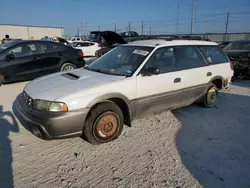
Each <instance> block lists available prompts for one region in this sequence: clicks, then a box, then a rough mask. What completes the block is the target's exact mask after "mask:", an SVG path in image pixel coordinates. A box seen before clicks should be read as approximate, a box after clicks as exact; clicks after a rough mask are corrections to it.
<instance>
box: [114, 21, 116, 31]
mask: <svg viewBox="0 0 250 188" xmlns="http://www.w3.org/2000/svg"><path fill="white" fill-rule="evenodd" d="M114 31H115V32H116V23H114Z"/></svg>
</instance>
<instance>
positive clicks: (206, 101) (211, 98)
mask: <svg viewBox="0 0 250 188" xmlns="http://www.w3.org/2000/svg"><path fill="white" fill-rule="evenodd" d="M217 99H218V89H217V87H216V86H215V85H214V84H211V85H210V86H209V87H208V90H207V92H206V94H205V95H204V96H203V100H202V105H203V106H204V107H205V108H213V107H215V106H216V104H217Z"/></svg>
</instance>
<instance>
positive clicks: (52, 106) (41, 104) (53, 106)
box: [33, 100, 68, 112]
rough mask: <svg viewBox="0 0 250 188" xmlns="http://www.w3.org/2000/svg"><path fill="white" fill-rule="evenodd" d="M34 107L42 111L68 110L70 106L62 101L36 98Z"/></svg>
mask: <svg viewBox="0 0 250 188" xmlns="http://www.w3.org/2000/svg"><path fill="white" fill-rule="evenodd" d="M33 107H34V108H35V109H38V110H42V111H49V112H67V111H68V106H67V105H66V104H64V103H62V102H51V101H45V100H34V103H33Z"/></svg>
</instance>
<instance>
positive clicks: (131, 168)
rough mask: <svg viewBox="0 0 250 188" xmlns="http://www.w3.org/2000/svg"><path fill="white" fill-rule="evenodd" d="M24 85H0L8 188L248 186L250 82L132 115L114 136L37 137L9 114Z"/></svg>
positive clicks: (1, 157)
mask: <svg viewBox="0 0 250 188" xmlns="http://www.w3.org/2000/svg"><path fill="white" fill-rule="evenodd" d="M24 85H25V83H16V84H10V85H4V86H2V87H0V110H1V108H2V112H1V111H0V182H1V185H0V187H1V188H5V187H11V185H12V181H13V182H14V185H15V187H21V188H23V187H24V188H26V187H39V188H42V187H51V188H54V187H103V188H112V187H133V188H134V187H175V188H176V187H181V188H182V187H191V188H193V187H205V188H210V187H211V188H216V187H227V188H231V187H232V188H235V187H240V188H245V187H246V188H249V187H250V146H249V143H250V82H248V81H238V82H235V83H234V84H233V86H231V88H229V89H228V90H224V91H222V92H221V93H220V100H219V103H218V105H217V108H213V109H204V108H201V107H198V106H196V105H193V106H190V107H185V108H182V109H179V110H175V111H173V112H170V111H166V112H163V113H161V114H157V115H154V116H150V117H146V118H144V119H140V120H135V121H134V122H133V127H132V128H128V127H125V129H124V131H123V132H122V135H121V136H120V137H119V139H118V140H116V141H114V142H111V143H108V144H105V145H100V146H93V145H90V144H88V143H86V142H84V141H83V140H82V139H80V138H74V139H67V140H56V141H43V140H40V139H38V138H36V137H35V136H33V135H32V134H30V133H29V132H27V131H26V130H25V129H24V128H23V127H22V126H21V125H20V123H19V122H15V119H13V114H12V102H13V101H14V99H15V97H16V95H17V94H18V93H20V92H21V91H22V89H23V87H24Z"/></svg>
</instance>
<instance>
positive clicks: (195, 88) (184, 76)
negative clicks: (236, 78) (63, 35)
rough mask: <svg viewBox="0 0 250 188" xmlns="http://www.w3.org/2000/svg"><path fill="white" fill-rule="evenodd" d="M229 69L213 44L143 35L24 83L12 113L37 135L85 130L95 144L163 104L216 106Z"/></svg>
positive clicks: (46, 136) (66, 134)
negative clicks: (85, 61) (69, 67)
mask: <svg viewBox="0 0 250 188" xmlns="http://www.w3.org/2000/svg"><path fill="white" fill-rule="evenodd" d="M232 76H233V69H232V66H231V64H230V61H229V59H228V57H227V56H226V55H225V54H224V52H223V51H222V50H221V49H220V48H219V47H218V45H217V44H216V43H213V42H208V41H194V40H170V39H168V40H144V41H135V42H131V43H128V44H121V45H119V46H117V47H116V48H114V49H112V50H111V51H110V52H109V53H107V54H105V55H103V56H102V57H100V58H99V59H97V60H96V61H94V62H93V63H91V64H90V65H88V66H85V68H83V69H76V70H71V71H68V72H62V73H55V74H51V75H48V76H44V77H41V78H38V79H36V80H34V81H31V82H30V83H28V84H27V85H26V86H25V88H24V90H23V92H22V93H21V94H20V95H19V96H18V97H17V99H16V102H15V104H14V112H15V115H16V116H17V117H18V119H19V120H20V122H21V123H22V124H23V126H24V127H26V128H27V129H28V130H29V131H30V132H32V133H33V134H34V135H36V136H37V137H40V138H42V139H58V138H68V137H74V136H83V137H84V138H85V139H86V140H87V141H89V142H90V143H92V144H102V143H106V142H109V141H112V140H114V139H116V138H118V136H119V135H120V134H121V132H122V129H123V126H124V124H125V125H128V126H131V124H132V120H133V119H135V118H137V117H141V116H145V115H147V114H152V113H157V112H160V111H162V110H165V109H175V108H179V107H182V106H186V105H190V104H192V103H194V102H199V103H201V104H202V105H203V106H204V107H207V108H211V107H214V106H215V105H216V102H217V98H218V95H217V94H218V91H219V90H220V89H222V88H228V87H229V85H230V82H231V78H232Z"/></svg>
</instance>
